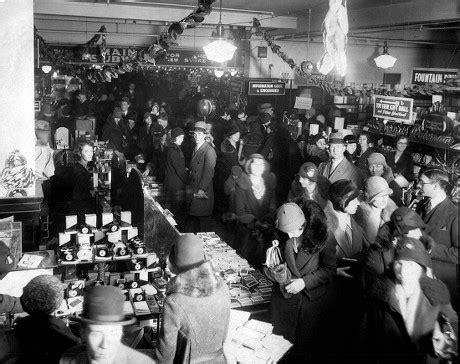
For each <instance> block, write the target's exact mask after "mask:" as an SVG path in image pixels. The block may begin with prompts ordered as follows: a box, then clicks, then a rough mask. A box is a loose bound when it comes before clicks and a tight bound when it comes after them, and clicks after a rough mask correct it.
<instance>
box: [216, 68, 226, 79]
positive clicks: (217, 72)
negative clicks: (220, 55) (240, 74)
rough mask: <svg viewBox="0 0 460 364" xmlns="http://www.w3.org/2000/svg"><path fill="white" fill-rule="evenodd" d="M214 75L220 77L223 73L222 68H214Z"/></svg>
mask: <svg viewBox="0 0 460 364" xmlns="http://www.w3.org/2000/svg"><path fill="white" fill-rule="evenodd" d="M214 75H215V76H216V77H217V78H221V77H222V76H223V75H224V70H218V69H215V70H214Z"/></svg>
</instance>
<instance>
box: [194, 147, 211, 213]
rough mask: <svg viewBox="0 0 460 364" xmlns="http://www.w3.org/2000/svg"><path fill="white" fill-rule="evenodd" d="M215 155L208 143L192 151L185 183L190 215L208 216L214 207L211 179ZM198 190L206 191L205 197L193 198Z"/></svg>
mask: <svg viewBox="0 0 460 364" xmlns="http://www.w3.org/2000/svg"><path fill="white" fill-rule="evenodd" d="M216 160H217V155H216V152H215V150H214V148H213V147H211V145H210V144H208V143H206V142H205V143H203V145H202V146H201V147H200V148H199V149H198V150H197V151H195V152H194V153H193V156H192V161H191V162H190V176H189V182H188V185H187V202H188V203H189V206H190V209H189V214H190V215H191V216H209V215H211V214H212V210H213V207H214V189H213V184H212V179H213V177H214V167H215V166H216ZM198 190H203V191H204V192H206V195H207V197H208V198H207V199H204V198H200V199H198V198H194V197H193V194H194V193H197V192H198Z"/></svg>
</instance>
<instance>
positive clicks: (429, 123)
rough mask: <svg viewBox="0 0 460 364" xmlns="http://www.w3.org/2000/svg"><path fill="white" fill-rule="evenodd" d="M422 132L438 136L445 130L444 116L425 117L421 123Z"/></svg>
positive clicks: (432, 115) (431, 115)
mask: <svg viewBox="0 0 460 364" xmlns="http://www.w3.org/2000/svg"><path fill="white" fill-rule="evenodd" d="M422 126H423V130H424V131H428V132H430V133H432V134H436V135H440V134H442V133H444V132H445V131H446V129H447V123H446V119H445V118H444V115H440V114H430V115H427V116H426V118H425V119H424V120H423V123H422Z"/></svg>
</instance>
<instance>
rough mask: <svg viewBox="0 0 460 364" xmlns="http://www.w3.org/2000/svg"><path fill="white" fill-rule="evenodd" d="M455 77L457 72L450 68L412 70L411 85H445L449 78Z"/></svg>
mask: <svg viewBox="0 0 460 364" xmlns="http://www.w3.org/2000/svg"><path fill="white" fill-rule="evenodd" d="M456 77H457V70H456V69H452V68H414V69H413V70H412V81H411V83H412V84H415V85H424V84H430V83H432V84H434V83H440V84H442V83H446V82H447V81H448V80H449V79H450V78H456Z"/></svg>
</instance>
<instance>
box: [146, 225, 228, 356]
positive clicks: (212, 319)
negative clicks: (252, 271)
mask: <svg viewBox="0 0 460 364" xmlns="http://www.w3.org/2000/svg"><path fill="white" fill-rule="evenodd" d="M168 266H169V269H170V270H171V272H172V273H173V274H175V276H174V277H173V278H172V279H171V281H170V282H169V284H168V287H167V290H166V298H165V300H164V306H163V325H162V327H161V331H160V337H159V341H158V346H157V348H156V350H155V352H156V358H157V362H158V363H173V362H174V363H176V362H180V363H209V364H219V363H226V361H225V358H224V354H223V344H224V341H225V338H226V336H227V331H228V324H229V320H230V292H229V290H228V287H227V284H226V283H225V282H224V281H223V280H222V278H221V277H220V276H219V274H218V273H217V272H215V271H214V269H213V267H212V265H211V263H210V262H208V261H206V260H205V257H204V252H203V242H202V241H201V239H200V238H199V237H197V236H196V235H193V234H184V235H182V236H180V237H179V239H178V241H177V243H176V244H175V245H174V246H173V247H172V250H171V253H170V255H169V262H168Z"/></svg>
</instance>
